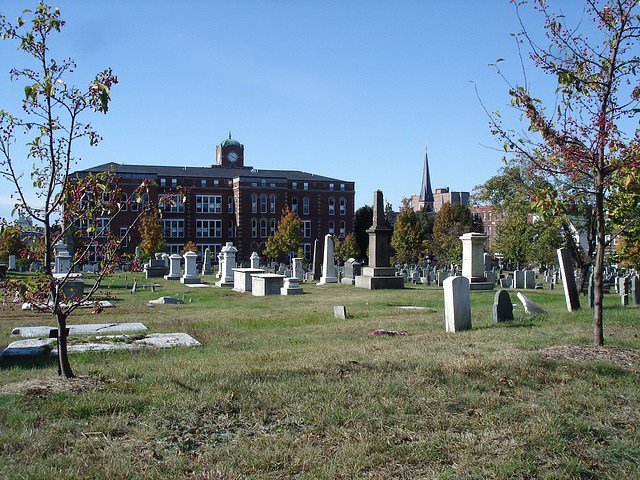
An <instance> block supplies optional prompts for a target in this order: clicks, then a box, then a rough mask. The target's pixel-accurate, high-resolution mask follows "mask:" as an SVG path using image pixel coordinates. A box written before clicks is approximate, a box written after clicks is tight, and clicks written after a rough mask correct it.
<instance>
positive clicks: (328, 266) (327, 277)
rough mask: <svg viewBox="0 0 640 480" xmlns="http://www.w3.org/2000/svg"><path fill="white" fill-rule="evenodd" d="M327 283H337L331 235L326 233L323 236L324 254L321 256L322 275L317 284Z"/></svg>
mask: <svg viewBox="0 0 640 480" xmlns="http://www.w3.org/2000/svg"><path fill="white" fill-rule="evenodd" d="M327 283H338V276H337V275H336V264H335V259H334V257H333V237H332V236H331V235H330V234H328V233H327V234H326V235H325V237H324V255H323V256H322V277H320V282H319V283H318V285H326V284H327Z"/></svg>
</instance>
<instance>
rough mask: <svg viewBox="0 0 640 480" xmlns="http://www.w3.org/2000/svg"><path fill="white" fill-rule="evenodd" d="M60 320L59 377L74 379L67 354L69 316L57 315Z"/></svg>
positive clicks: (60, 313)
mask: <svg viewBox="0 0 640 480" xmlns="http://www.w3.org/2000/svg"><path fill="white" fill-rule="evenodd" d="M57 318H58V375H61V376H63V377H64V378H74V377H75V375H74V374H73V370H71V364H70V363H69V356H68V352H67V316H66V315H65V314H64V313H62V312H58V313H57Z"/></svg>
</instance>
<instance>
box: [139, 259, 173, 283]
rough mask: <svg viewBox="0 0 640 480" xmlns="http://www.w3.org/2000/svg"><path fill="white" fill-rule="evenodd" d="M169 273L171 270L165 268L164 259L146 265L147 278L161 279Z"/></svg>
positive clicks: (145, 274) (150, 261)
mask: <svg viewBox="0 0 640 480" xmlns="http://www.w3.org/2000/svg"><path fill="white" fill-rule="evenodd" d="M168 273H169V269H168V268H167V267H166V266H165V264H164V260H163V259H160V260H158V259H153V260H149V263H145V264H144V276H145V278H161V277H164V276H165V275H167V274H168Z"/></svg>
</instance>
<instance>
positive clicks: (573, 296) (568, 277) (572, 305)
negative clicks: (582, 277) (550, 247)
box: [558, 248, 580, 312]
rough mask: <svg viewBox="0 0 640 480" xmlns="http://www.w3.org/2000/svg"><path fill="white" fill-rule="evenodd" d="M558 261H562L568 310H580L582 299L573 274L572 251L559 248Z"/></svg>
mask: <svg viewBox="0 0 640 480" xmlns="http://www.w3.org/2000/svg"><path fill="white" fill-rule="evenodd" d="M558 262H559V263H560V272H561V273H562V286H563V287H564V297H565V300H566V301H567V310H568V311H570V312H573V311H574V310H580V299H579V298H578V288H577V287H576V277H575V275H574V274H573V263H572V262H571V253H570V252H569V250H568V249H566V248H559V249H558Z"/></svg>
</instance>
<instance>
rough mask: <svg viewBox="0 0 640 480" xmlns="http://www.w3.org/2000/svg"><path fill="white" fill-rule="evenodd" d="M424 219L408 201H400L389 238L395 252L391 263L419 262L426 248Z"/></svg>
mask: <svg viewBox="0 0 640 480" xmlns="http://www.w3.org/2000/svg"><path fill="white" fill-rule="evenodd" d="M426 224H427V223H426V222H425V221H424V218H423V217H422V216H421V215H420V214H419V213H418V212H414V211H413V209H412V208H411V205H410V201H409V200H408V199H406V198H403V199H402V206H401V207H400V213H399V214H398V216H397V217H396V223H395V225H394V228H393V235H392V237H391V246H392V247H393V248H394V250H395V251H396V254H395V256H394V257H393V258H392V260H391V261H392V263H418V262H421V261H422V259H423V257H424V253H425V251H426V248H427V241H428V237H427V235H428V231H427V227H426Z"/></svg>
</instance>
